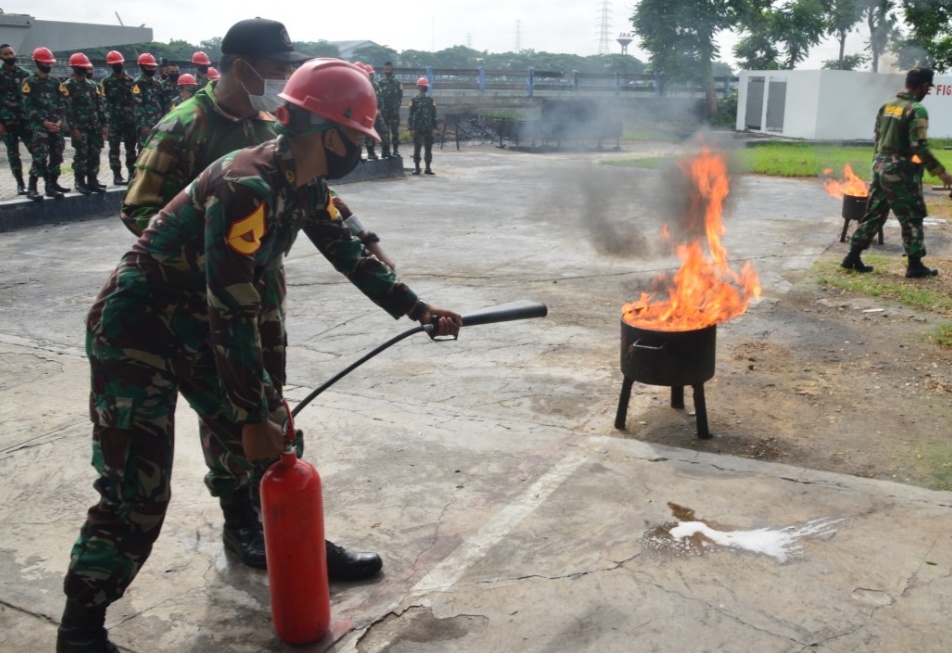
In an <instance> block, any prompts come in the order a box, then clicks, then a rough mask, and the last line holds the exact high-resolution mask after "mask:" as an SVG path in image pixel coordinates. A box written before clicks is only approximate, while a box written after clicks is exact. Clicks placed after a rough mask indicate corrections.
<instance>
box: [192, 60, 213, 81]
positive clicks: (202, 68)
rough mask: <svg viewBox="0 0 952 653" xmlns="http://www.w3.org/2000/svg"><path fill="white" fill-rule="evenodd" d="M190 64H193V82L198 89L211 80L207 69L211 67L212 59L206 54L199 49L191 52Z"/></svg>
mask: <svg viewBox="0 0 952 653" xmlns="http://www.w3.org/2000/svg"><path fill="white" fill-rule="evenodd" d="M192 64H194V66H195V83H196V84H197V85H198V88H199V89H203V88H205V87H206V86H208V83H209V82H210V81H211V79H210V78H209V77H208V69H209V68H211V65H212V60H211V59H209V58H208V55H207V54H205V53H204V52H201V51H199V52H195V53H193V54H192Z"/></svg>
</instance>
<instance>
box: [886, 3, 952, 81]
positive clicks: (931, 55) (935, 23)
mask: <svg viewBox="0 0 952 653" xmlns="http://www.w3.org/2000/svg"><path fill="white" fill-rule="evenodd" d="M902 14H903V18H904V19H905V22H906V24H907V25H908V26H909V34H908V36H907V38H906V39H904V40H903V41H902V42H901V43H899V44H898V48H897V50H898V51H899V54H900V57H899V59H900V63H901V64H902V65H903V66H904V67H909V66H914V65H919V64H928V65H931V66H933V67H934V68H935V69H936V70H938V71H940V72H944V71H946V70H949V69H952V37H950V36H949V31H950V29H952V2H950V1H948V0H929V1H928V2H926V1H924V0H903V2H902Z"/></svg>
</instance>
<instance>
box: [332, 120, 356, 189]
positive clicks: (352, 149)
mask: <svg viewBox="0 0 952 653" xmlns="http://www.w3.org/2000/svg"><path fill="white" fill-rule="evenodd" d="M334 129H336V130H337V133H338V134H339V135H340V138H341V140H342V141H343V142H344V148H345V149H346V150H347V151H346V152H345V153H344V156H340V155H338V154H336V153H335V152H333V151H331V150H330V149H327V148H325V149H324V154H325V156H326V158H327V178H328V179H340V178H341V177H346V176H347V175H348V174H350V172H351V171H352V170H353V169H354V168H356V167H357V164H358V163H360V146H359V145H354V142H353V141H352V140H350V138H349V137H348V136H347V134H345V133H344V131H343V130H342V129H341V128H340V127H335V128H334Z"/></svg>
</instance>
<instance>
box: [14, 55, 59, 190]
mask: <svg viewBox="0 0 952 653" xmlns="http://www.w3.org/2000/svg"><path fill="white" fill-rule="evenodd" d="M33 61H34V62H35V63H36V72H35V73H33V74H32V75H30V76H29V77H27V78H26V79H25V80H23V85H22V86H21V87H20V92H21V93H22V94H23V112H24V114H25V115H26V116H27V117H28V118H29V119H30V130H31V132H32V136H31V139H30V154H32V155H33V164H32V165H31V166H30V184H29V187H28V188H27V193H26V194H27V197H29V198H30V199H36V198H37V197H39V191H37V189H36V184H37V181H38V179H39V178H40V177H42V178H43V184H44V194H45V195H46V196H47V197H54V198H57V199H59V198H61V197H63V193H68V192H69V190H70V189H69V188H66V187H63V186H60V185H59V184H58V183H57V181H58V180H59V176H60V164H61V163H62V162H63V150H64V149H65V147H66V140H65V136H64V134H65V130H66V129H67V127H68V123H67V122H66V103H67V99H68V97H69V91H67V90H66V87H65V86H64V85H63V83H62V82H60V80H58V79H56V78H55V77H53V76H52V75H50V71H51V70H52V69H53V64H54V63H56V59H55V58H54V57H53V53H52V52H51V51H50V49H49V48H37V49H36V50H34V51H33Z"/></svg>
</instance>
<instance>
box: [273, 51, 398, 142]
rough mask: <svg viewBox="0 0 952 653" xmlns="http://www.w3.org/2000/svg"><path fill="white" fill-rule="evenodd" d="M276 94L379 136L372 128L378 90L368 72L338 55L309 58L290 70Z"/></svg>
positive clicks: (331, 118)
mask: <svg viewBox="0 0 952 653" xmlns="http://www.w3.org/2000/svg"><path fill="white" fill-rule="evenodd" d="M278 97H279V98H281V99H283V100H285V101H287V102H288V103H290V104H293V105H294V106H296V107H300V108H302V109H304V110H306V111H310V112H311V113H314V114H317V115H319V116H323V117H324V118H327V119H328V120H332V121H334V122H336V123H338V124H341V125H343V126H345V127H350V128H351V129H356V130H357V131H359V132H361V133H363V134H366V135H367V136H370V137H371V138H373V139H376V140H378V141H379V140H380V136H379V135H378V134H377V130H375V129H374V119H375V118H376V116H377V94H376V93H374V87H373V85H372V84H371V83H370V80H369V79H368V78H367V73H365V72H364V71H363V70H361V69H360V68H358V67H357V66H355V65H354V64H352V63H347V62H346V61H341V60H340V59H327V58H319V59H311V60H310V61H305V62H304V63H302V64H301V66H300V67H299V68H298V69H297V70H295V71H294V72H293V73H291V77H290V78H289V79H288V82H287V84H285V85H284V90H283V91H281V92H280V93H278Z"/></svg>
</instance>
